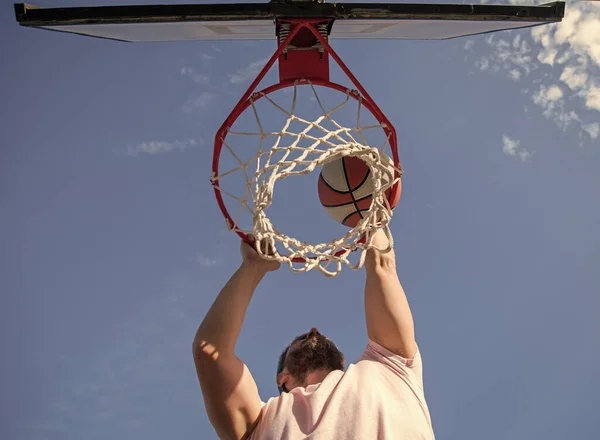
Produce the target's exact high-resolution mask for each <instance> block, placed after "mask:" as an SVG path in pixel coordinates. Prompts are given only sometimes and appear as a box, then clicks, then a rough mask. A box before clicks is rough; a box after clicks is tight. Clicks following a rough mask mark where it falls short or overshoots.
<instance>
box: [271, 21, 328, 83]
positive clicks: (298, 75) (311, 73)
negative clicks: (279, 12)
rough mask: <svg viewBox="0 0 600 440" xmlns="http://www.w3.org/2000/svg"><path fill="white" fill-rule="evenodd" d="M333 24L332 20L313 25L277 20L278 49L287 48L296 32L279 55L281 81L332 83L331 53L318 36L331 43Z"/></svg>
mask: <svg viewBox="0 0 600 440" xmlns="http://www.w3.org/2000/svg"><path fill="white" fill-rule="evenodd" d="M331 22H332V19H325V20H323V21H322V22H313V23H302V22H293V21H292V22H290V21H289V19H286V20H281V19H279V20H277V23H276V32H277V42H278V46H281V45H284V44H285V41H286V40H287V37H288V36H289V35H290V34H291V33H292V32H294V31H296V32H295V35H294V37H293V38H292V40H291V41H290V42H289V43H288V44H285V46H284V47H283V52H282V53H281V55H280V56H279V81H282V82H283V81H286V80H290V79H291V80H295V79H309V80H322V81H329V53H328V52H327V51H326V50H325V47H323V44H322V43H321V42H320V41H319V39H318V38H317V36H316V34H319V35H321V37H322V38H323V39H324V40H327V39H328V32H329V30H328V28H329V26H330V24H331ZM296 29H297V30H296Z"/></svg>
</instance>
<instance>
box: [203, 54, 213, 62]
mask: <svg viewBox="0 0 600 440" xmlns="http://www.w3.org/2000/svg"><path fill="white" fill-rule="evenodd" d="M214 59H215V57H214V56H212V55H209V54H207V53H203V54H202V60H203V61H211V60H214Z"/></svg>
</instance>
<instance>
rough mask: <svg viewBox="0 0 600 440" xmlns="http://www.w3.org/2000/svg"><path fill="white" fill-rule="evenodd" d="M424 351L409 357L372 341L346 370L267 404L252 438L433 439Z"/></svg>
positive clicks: (256, 439)
mask: <svg viewBox="0 0 600 440" xmlns="http://www.w3.org/2000/svg"><path fill="white" fill-rule="evenodd" d="M434 438H435V437H434V434H433V428H432V425H431V417H430V415H429V409H428V408H427V403H426V402H425V395H424V394H423V368H422V364H421V355H420V353H419V351H417V354H416V355H415V357H414V358H413V359H405V358H403V357H401V356H398V355H396V354H394V353H392V352H391V351H389V350H387V349H385V348H384V347H382V346H381V345H379V344H377V343H375V342H373V341H369V344H368V345H367V348H366V350H365V352H364V354H363V355H362V357H361V359H360V360H359V361H358V362H357V363H356V364H353V365H350V366H349V367H348V369H347V370H346V372H345V373H344V372H342V371H340V370H337V371H333V372H331V373H329V375H327V377H326V378H325V380H324V381H323V382H321V383H319V384H315V385H309V386H308V387H306V388H294V389H293V390H292V391H291V392H289V393H282V394H281V395H280V396H279V397H273V398H271V399H269V400H268V402H267V403H266V404H264V406H263V408H262V410H261V415H260V420H259V422H258V425H257V426H256V428H255V429H254V431H253V432H252V434H251V435H250V437H249V439H250V440H300V439H310V440H434Z"/></svg>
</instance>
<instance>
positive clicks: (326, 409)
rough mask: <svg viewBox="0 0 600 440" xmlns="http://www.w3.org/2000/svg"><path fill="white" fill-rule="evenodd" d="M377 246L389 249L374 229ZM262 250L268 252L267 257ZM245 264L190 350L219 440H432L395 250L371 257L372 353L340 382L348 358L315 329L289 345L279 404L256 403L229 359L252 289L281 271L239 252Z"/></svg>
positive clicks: (250, 385) (239, 366) (244, 375)
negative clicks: (266, 277) (191, 350)
mask: <svg viewBox="0 0 600 440" xmlns="http://www.w3.org/2000/svg"><path fill="white" fill-rule="evenodd" d="M373 243H374V245H375V246H376V247H377V248H378V249H386V248H387V246H388V241H387V238H386V236H385V234H384V233H383V232H382V231H381V230H379V231H377V233H376V234H375V236H374V242H373ZM263 250H264V249H263ZM241 253H242V260H243V261H242V265H241V266H240V268H239V269H238V270H237V271H236V272H235V274H234V275H233V276H232V277H231V279H230V280H229V282H228V283H227V284H226V285H225V287H224V288H223V290H222V291H221V293H219V295H218V297H217V299H216V300H215V302H214V303H213V305H212V307H211V308H210V310H209V311H208V313H207V315H206V317H205V318H204V321H203V322H202V324H201V325H200V327H199V329H198V332H197V333H196V337H195V338H194V343H193V353H194V360H195V364H196V371H197V373H198V378H199V381H200V386H201V388H202V393H203V396H204V402H205V405H206V410H207V413H208V417H209V419H210V421H211V423H212V425H213V426H214V428H215V430H216V431H217V434H218V435H219V437H220V438H221V439H235V440H239V439H251V440H296V439H312V440H350V439H352V440H417V439H418V440H433V439H434V434H433V429H432V426H431V419H430V416H429V410H428V408H427V404H426V402H425V397H424V394H423V379H422V365H421V356H420V354H419V350H418V347H417V344H416V342H415V336H414V334H415V332H414V324H413V318H412V314H411V312H410V308H409V305H408V301H407V299H406V296H405V294H404V290H403V289H402V286H401V285H400V281H399V280H398V276H397V273H396V264H395V255H394V251H393V250H392V251H390V252H387V253H383V252H379V251H378V250H376V249H370V250H369V251H367V257H366V261H365V268H366V273H367V280H366V285H365V315H366V320H367V333H368V338H369V344H368V345H367V348H366V350H365V352H364V354H363V356H362V358H361V359H360V360H359V361H358V362H357V363H356V364H355V365H350V366H349V367H348V370H347V371H346V372H345V373H344V371H343V370H344V357H343V355H342V353H341V352H340V351H339V350H338V349H337V347H336V346H335V344H333V342H331V341H330V340H329V339H327V338H326V337H325V336H323V335H321V334H320V333H319V332H318V330H317V329H314V328H313V329H312V330H311V331H309V332H308V333H306V334H304V335H301V336H299V337H297V338H295V339H294V340H293V341H292V343H291V344H290V345H289V346H288V347H287V348H286V349H285V350H284V352H283V353H282V355H281V357H280V359H279V365H278V368H277V376H276V380H277V386H278V388H279V389H280V392H281V395H280V396H279V397H274V398H271V399H269V400H268V402H267V403H266V404H265V403H263V402H262V400H261V398H260V396H259V394H258V389H257V386H256V383H255V382H254V379H253V378H252V376H251V374H250V372H249V371H248V369H247V367H246V365H245V364H244V363H243V362H242V361H241V360H240V359H238V358H237V357H236V355H235V353H234V348H235V343H236V341H237V338H238V335H239V333H240V329H241V327H242V323H243V320H244V316H245V314H246V310H247V307H248V304H249V303H250V299H251V297H252V295H253V293H254V290H255V289H256V287H257V286H258V284H259V283H260V281H261V279H262V278H263V277H264V276H265V275H266V274H267V273H268V272H270V271H273V270H276V269H278V268H279V263H277V262H275V261H269V260H264V259H262V258H260V257H259V255H258V254H257V253H256V251H255V250H254V249H253V247H251V246H250V245H248V244H245V243H242V246H241Z"/></svg>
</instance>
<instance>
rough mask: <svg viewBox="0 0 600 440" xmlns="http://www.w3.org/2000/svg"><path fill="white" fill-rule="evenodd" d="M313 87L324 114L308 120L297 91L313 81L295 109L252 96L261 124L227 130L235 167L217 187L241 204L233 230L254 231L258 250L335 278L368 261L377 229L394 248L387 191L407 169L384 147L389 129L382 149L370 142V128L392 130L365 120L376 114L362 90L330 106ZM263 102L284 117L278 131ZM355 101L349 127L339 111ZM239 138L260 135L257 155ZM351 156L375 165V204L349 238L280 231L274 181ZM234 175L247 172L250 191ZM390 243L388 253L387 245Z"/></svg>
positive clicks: (295, 97)
mask: <svg viewBox="0 0 600 440" xmlns="http://www.w3.org/2000/svg"><path fill="white" fill-rule="evenodd" d="M308 85H309V86H310V89H311V91H312V93H311V95H312V97H311V98H309V99H310V101H312V103H313V104H316V106H314V107H315V108H317V109H319V112H320V115H319V116H318V117H317V118H316V119H314V120H308V119H306V118H302V117H300V116H298V115H297V112H296V110H297V109H298V107H299V105H298V89H299V87H307V86H306V85H299V84H298V83H296V84H294V86H293V87H292V88H291V89H292V93H293V96H292V102H291V108H290V109H286V108H284V107H283V106H282V105H280V104H278V103H277V102H275V101H274V100H273V99H272V98H271V96H270V95H267V94H264V93H262V92H258V93H255V94H254V95H252V97H251V98H250V106H249V107H248V108H247V109H246V111H247V112H252V114H253V120H254V121H255V124H256V130H255V131H254V130H252V131H246V130H242V131H234V130H233V129H229V131H228V132H227V136H226V137H225V138H224V139H223V140H222V141H223V149H222V151H221V155H223V154H230V155H231V157H232V158H233V164H234V165H233V167H232V168H230V169H228V170H227V171H225V172H220V173H219V174H218V175H216V174H215V175H213V177H212V178H213V183H214V184H215V187H216V188H218V189H219V190H220V191H221V194H222V195H223V196H225V197H224V198H229V199H230V200H233V201H235V204H237V207H234V209H229V212H230V215H231V219H232V220H233V224H231V222H229V224H228V226H229V228H230V229H233V230H235V231H237V232H242V233H244V234H251V235H253V236H254V238H255V239H256V243H257V246H256V249H257V252H259V253H260V254H261V255H262V256H263V257H264V258H266V259H273V260H277V261H279V262H282V263H286V264H288V265H289V267H290V268H291V270H292V271H294V272H306V271H309V270H312V269H315V268H316V269H318V270H319V271H321V272H322V273H323V274H325V275H327V276H336V275H337V274H339V273H340V271H341V270H342V267H343V266H347V267H350V268H351V269H354V270H357V269H359V268H360V267H362V265H363V263H364V260H365V256H366V250H367V249H368V248H370V247H372V235H373V233H374V232H375V231H376V230H377V229H379V228H381V229H383V230H384V232H385V234H386V235H387V237H388V239H389V241H390V247H389V248H391V247H392V246H393V238H392V235H391V233H390V229H389V222H390V219H391V216H392V210H391V209H390V204H389V201H388V199H387V197H386V190H388V189H389V188H390V187H391V186H392V185H394V184H396V183H397V181H398V179H399V178H400V176H401V174H402V170H401V169H400V168H396V167H394V164H393V162H392V160H391V159H390V157H389V156H388V155H387V154H386V153H385V149H386V148H389V146H390V145H389V140H390V139H389V135H387V134H386V136H385V137H384V138H383V142H382V145H379V146H378V147H375V146H370V145H369V142H367V139H366V137H365V133H366V132H368V131H369V130H374V129H378V131H380V132H384V133H389V131H386V130H385V129H386V128H387V127H385V126H384V125H382V124H380V123H378V122H377V121H376V120H375V123H374V124H369V125H361V117H362V115H363V114H364V113H368V114H369V116H371V119H372V115H371V114H370V112H369V111H368V110H366V111H365V106H364V105H363V99H362V97H361V96H360V95H359V94H358V92H356V91H354V90H347V91H346V92H345V97H343V98H344V99H343V100H342V101H341V103H338V104H337V105H335V106H334V107H332V108H330V109H329V110H326V108H325V106H324V104H323V102H322V100H321V98H320V97H319V94H317V89H316V87H315V86H314V85H313V84H311V83H308ZM337 94H338V95H339V93H337ZM259 100H260V101H262V102H267V103H268V104H269V107H270V108H271V111H270V112H269V116H268V118H269V120H272V119H273V113H272V111H273V109H275V110H276V112H278V113H279V114H280V115H283V118H282V123H283V128H281V129H280V130H279V131H271V130H267V129H265V124H264V123H263V120H261V118H260V115H259V108H258V105H257V102H258V101H259ZM350 102H352V103H354V104H355V105H356V108H357V110H356V115H355V117H354V119H353V121H352V124H349V125H351V126H350V127H344V126H342V125H340V124H339V123H338V122H336V121H335V120H334V119H333V117H332V115H333V114H334V113H336V112H340V110H341V109H343V108H344V107H347V106H348V104H349V103H350ZM313 114H314V111H313ZM367 119H368V118H367ZM234 128H235V125H234ZM244 128H245V127H244ZM232 136H241V137H243V138H244V139H245V141H246V144H247V142H248V138H249V137H250V138H254V139H256V140H258V148H257V150H256V153H255V154H252V155H250V157H243V156H244V155H243V154H242V153H243V152H241V151H240V149H236V148H235V147H234V145H233V143H232V142H231V138H232ZM246 150H247V148H246ZM344 156H356V157H358V158H360V159H361V160H363V161H364V162H365V163H366V164H367V165H368V167H369V168H370V170H371V178H372V179H373V187H374V191H373V194H372V203H371V207H370V209H369V211H368V212H366V213H364V214H362V219H361V220H360V221H359V222H358V224H357V225H356V226H355V227H354V228H352V229H350V230H348V232H347V233H346V234H344V235H343V236H341V237H339V238H336V239H334V240H331V241H328V242H323V243H308V242H305V241H301V240H298V239H296V238H293V237H290V236H289V235H287V234H285V233H283V232H281V231H280V230H278V229H277V228H276V227H275V226H274V225H273V223H272V222H271V220H270V219H269V217H268V215H267V210H268V208H269V207H270V206H271V205H272V203H273V195H274V189H275V184H276V183H277V182H278V181H281V180H283V179H287V178H288V177H292V176H301V175H306V174H308V173H311V172H312V171H315V170H316V169H318V168H319V167H321V166H322V165H324V164H325V163H328V162H330V161H333V160H336V159H340V158H342V157H344ZM235 173H238V174H239V173H242V175H243V180H244V181H245V184H244V190H243V193H241V192H240V193H237V194H236V193H234V191H233V190H230V189H229V188H225V186H224V185H222V183H221V182H222V181H223V179H224V178H226V177H228V176H231V175H233V174H235ZM384 182H389V183H386V184H384ZM240 183H241V182H240ZM243 214H249V218H250V220H249V223H250V224H247V225H242V221H241V217H242V216H243ZM315 227H318V226H315ZM261 243H262V244H263V245H262V246H261V245H260V244H261ZM264 244H266V245H267V246H264ZM265 248H270V249H271V250H272V252H271V253H265V252H263V251H262V250H261V249H265ZM389 248H388V249H387V250H386V249H382V251H388V250H389ZM354 251H359V252H360V256H359V257H358V258H357V259H354V260H355V261H351V259H350V258H349V256H350V255H351V253H352V252H354Z"/></svg>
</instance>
